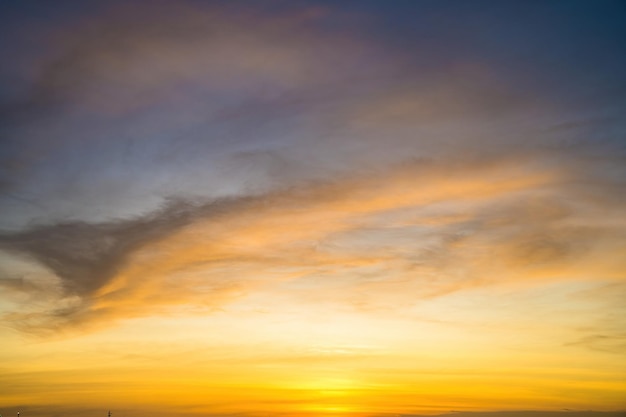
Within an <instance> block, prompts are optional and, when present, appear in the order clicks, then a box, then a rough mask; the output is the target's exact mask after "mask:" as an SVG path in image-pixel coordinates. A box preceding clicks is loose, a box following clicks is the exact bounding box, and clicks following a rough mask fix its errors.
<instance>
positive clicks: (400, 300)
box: [0, 160, 624, 332]
mask: <svg viewBox="0 0 626 417" xmlns="http://www.w3.org/2000/svg"><path fill="white" fill-rule="evenodd" d="M564 174H565V173H562V172H561V173H559V172H550V171H545V172H537V171H529V170H528V169H527V167H526V164H524V163H520V161H517V160H511V161H509V162H507V163H504V162H503V161H501V160H499V161H498V162H494V163H491V164H484V163H481V164H470V165H467V164H464V165H460V166H458V167H457V168H456V169H455V170H450V168H449V167H448V166H447V165H446V166H439V165H437V164H424V163H412V164H403V165H400V166H398V167H396V168H394V169H392V170H388V171H385V172H384V173H383V172H377V173H365V172H364V173H361V174H360V175H352V176H347V177H345V178H343V179H341V180H336V181H333V182H317V183H315V182H313V183H308V184H307V185H306V186H305V185H301V186H299V187H297V188H286V189H284V190H277V191H272V192H268V193H264V194H258V195H250V196H246V197H238V198H225V199H220V200H213V201H203V200H196V201H183V200H176V199H174V200H171V201H170V202H168V203H166V204H165V205H164V206H163V207H162V208H161V209H159V210H158V211H155V212H152V213H147V214H145V215H143V216H140V217H135V218H131V219H121V220H116V221H109V222H104V223H86V222H66V223H57V224H51V225H47V226H43V225H42V226H37V227H33V228H30V229H28V230H24V231H20V232H13V233H3V234H1V235H0V248H2V250H4V251H9V252H11V253H15V254H18V255H24V256H27V257H28V258H30V259H32V260H34V261H35V262H37V263H39V264H41V265H43V266H45V267H46V268H47V269H48V270H49V271H50V272H51V273H53V274H54V275H55V276H56V277H57V278H58V279H59V280H60V285H61V288H62V289H63V294H62V295H61V296H60V299H59V300H57V302H56V304H55V306H54V307H47V308H43V309H42V308H40V309H39V310H38V311H30V312H27V313H24V312H22V313H19V314H17V313H16V314H11V315H9V316H8V317H9V319H10V320H11V321H12V322H13V323H15V324H16V325H17V326H18V327H20V326H21V327H23V328H28V329H30V331H35V332H36V331H37V330H38V329H39V330H45V329H48V330H49V329H51V328H54V329H59V328H64V327H67V326H68V325H69V327H70V328H71V326H72V325H74V326H75V325H79V326H91V325H93V324H97V323H100V324H101V325H102V324H106V323H108V322H110V321H111V320H113V321H114V320H117V319H120V318H127V317H135V316H144V315H149V314H160V312H165V311H170V312H172V311H176V310H177V309H178V310H180V311H181V313H183V314H195V313H194V312H205V311H214V310H215V309H219V308H221V307H222V306H223V305H227V304H228V303H231V302H233V300H237V299H240V298H245V297H249V296H251V295H252V294H257V293H258V294H269V293H271V294H273V295H272V297H277V298H282V297H283V296H284V297H287V298H292V299H301V302H303V303H315V302H319V303H322V304H324V303H330V304H331V305H346V306H352V307H350V308H355V309H357V310H360V311H363V312H367V311H368V310H371V311H374V310H379V311H380V310H381V309H382V310H385V309H390V308H391V306H395V308H398V307H400V306H405V307H408V306H410V305H411V303H413V302H414V301H415V297H418V298H432V297H441V296H444V295H446V294H449V293H453V292H456V291H461V290H464V289H468V288H472V287H476V286H484V285H498V284H506V283H509V282H514V283H526V284H527V285H538V284H540V283H541V282H545V281H546V280H562V279H574V278H575V279H592V280H593V279H595V277H598V276H602V277H611V279H622V278H623V277H620V276H619V274H617V275H615V274H614V272H613V271H615V268H616V267H617V266H618V265H619V261H617V260H615V259H614V258H613V257H612V255H611V254H613V253H615V250H617V248H619V247H620V245H622V244H623V243H624V242H621V241H620V240H619V239H618V240H614V239H613V237H612V236H613V234H614V230H609V229H608V228H607V227H608V226H606V225H605V226H602V227H601V226H595V227H592V226H586V227H583V226H578V225H577V224H576V223H577V222H584V221H585V217H582V218H580V217H579V216H580V214H579V213H578V212H577V211H573V209H572V208H571V207H569V205H568V204H565V203H563V202H561V201H559V200H558V199H557V198H556V197H555V195H554V194H553V193H555V192H556V193H557V194H556V195H558V188H556V189H554V190H552V191H548V190H550V189H551V187H552V186H554V185H555V184H557V185H558V183H559V182H560V181H561V179H560V178H561V176H562V175H564ZM605 220H607V219H605ZM27 282H29V284H28V285H31V286H33V285H35V284H34V283H31V281H27ZM29 288H30V287H29ZM24 290H26V291H27V290H28V288H25V289H24Z"/></svg>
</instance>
